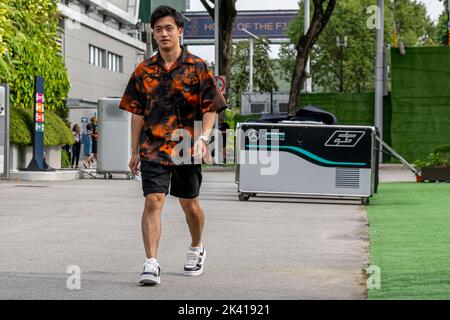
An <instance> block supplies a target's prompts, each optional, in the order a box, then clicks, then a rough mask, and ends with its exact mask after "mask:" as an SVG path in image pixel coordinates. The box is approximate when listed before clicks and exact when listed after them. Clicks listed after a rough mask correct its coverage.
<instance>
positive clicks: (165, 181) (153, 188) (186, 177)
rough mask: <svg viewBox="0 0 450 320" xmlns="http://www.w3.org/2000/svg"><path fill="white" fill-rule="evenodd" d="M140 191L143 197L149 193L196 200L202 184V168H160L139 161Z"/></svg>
mask: <svg viewBox="0 0 450 320" xmlns="http://www.w3.org/2000/svg"><path fill="white" fill-rule="evenodd" d="M141 176H142V191H143V192H144V197H145V196H147V195H148V194H150V193H164V194H166V195H167V194H168V193H169V185H170V195H172V196H174V197H177V198H182V199H193V198H197V197H198V195H199V193H200V185H201V184H202V166H201V165H200V164H199V165H180V166H161V165H159V164H155V163H152V162H149V161H141Z"/></svg>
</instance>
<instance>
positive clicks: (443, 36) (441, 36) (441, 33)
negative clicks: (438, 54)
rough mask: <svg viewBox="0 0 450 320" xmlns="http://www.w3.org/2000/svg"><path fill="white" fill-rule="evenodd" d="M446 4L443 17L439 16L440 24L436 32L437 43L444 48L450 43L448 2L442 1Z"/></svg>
mask: <svg viewBox="0 0 450 320" xmlns="http://www.w3.org/2000/svg"><path fill="white" fill-rule="evenodd" d="M442 2H443V4H444V10H443V11H442V13H441V15H440V16H439V19H438V23H437V31H436V41H437V42H438V43H440V44H443V45H444V46H447V45H448V43H449V40H448V37H449V32H448V20H449V16H448V15H449V13H448V0H445V1H442Z"/></svg>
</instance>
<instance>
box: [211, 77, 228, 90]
mask: <svg viewBox="0 0 450 320" xmlns="http://www.w3.org/2000/svg"><path fill="white" fill-rule="evenodd" d="M214 80H215V81H216V86H217V89H219V90H220V92H221V93H222V94H225V92H226V90H227V81H226V80H225V77H224V76H214Z"/></svg>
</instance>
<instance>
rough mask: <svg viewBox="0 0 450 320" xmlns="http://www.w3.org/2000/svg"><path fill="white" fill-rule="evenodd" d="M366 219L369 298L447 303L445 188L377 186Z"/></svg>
mask: <svg viewBox="0 0 450 320" xmlns="http://www.w3.org/2000/svg"><path fill="white" fill-rule="evenodd" d="M368 218H369V228H370V265H371V266H378V267H380V271H381V273H380V274H381V288H380V289H369V290H368V291H369V299H450V184H448V183H383V184H380V186H379V190H378V193H377V194H376V195H375V196H374V198H373V199H371V203H370V205H369V206H368ZM371 275H373V273H372V274H369V276H371Z"/></svg>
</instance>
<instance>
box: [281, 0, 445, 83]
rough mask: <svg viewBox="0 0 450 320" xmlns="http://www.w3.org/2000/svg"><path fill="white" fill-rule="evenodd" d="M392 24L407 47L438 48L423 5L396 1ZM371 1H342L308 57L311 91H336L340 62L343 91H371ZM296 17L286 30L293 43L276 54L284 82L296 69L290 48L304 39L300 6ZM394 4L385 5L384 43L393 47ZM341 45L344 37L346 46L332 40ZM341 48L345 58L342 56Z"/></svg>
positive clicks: (339, 74) (372, 45) (373, 32)
mask: <svg viewBox="0 0 450 320" xmlns="http://www.w3.org/2000/svg"><path fill="white" fill-rule="evenodd" d="M395 2H396V8H395V9H396V10H395V13H396V14H395V20H396V25H397V32H398V41H402V42H403V43H405V45H406V46H433V45H436V44H437V41H436V28H435V26H434V25H433V22H432V21H431V20H430V18H429V17H428V16H427V13H426V8H425V6H424V5H423V4H422V3H417V2H415V1H412V0H396V1H395ZM374 3H375V2H374V1H373V0H340V1H338V2H337V4H336V7H335V9H334V12H333V15H332V16H331V18H330V21H329V22H328V26H327V28H325V30H324V31H323V33H322V34H321V36H320V38H319V39H318V41H317V43H316V45H315V46H314V49H313V51H312V54H311V69H312V72H311V73H312V78H313V86H314V90H315V91H327V92H336V91H338V90H339V87H340V81H341V59H342V65H343V72H342V76H343V86H344V91H346V92H363V91H373V90H374V81H373V79H374V72H375V71H374V70H375V64H374V57H375V52H376V46H375V38H376V29H370V28H368V20H369V19H370V17H371V14H370V11H369V13H368V10H367V9H368V8H369V7H370V6H372V5H374ZM299 5H300V14H299V15H298V17H297V19H296V20H294V21H293V22H292V23H291V24H290V25H289V27H288V34H289V37H290V39H291V44H286V45H283V46H282V48H281V50H280V65H281V69H282V70H281V71H282V75H283V77H284V78H285V79H289V80H290V78H291V77H292V70H293V66H294V54H295V48H294V45H293V44H294V43H297V41H298V39H299V37H300V36H301V35H302V34H303V21H304V14H303V12H304V11H303V1H300V3H299ZM393 35H394V17H393V2H392V1H387V0H386V4H385V42H386V43H389V44H390V45H391V46H393V41H394V36H393ZM337 36H339V38H340V41H341V42H343V39H344V37H345V36H347V37H348V46H347V47H346V48H341V47H338V46H337V42H336V37H337ZM341 49H343V54H342V56H341V51H340V50H341Z"/></svg>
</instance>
